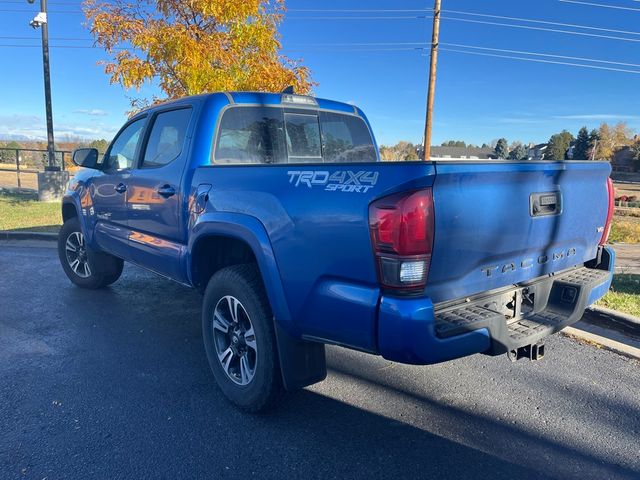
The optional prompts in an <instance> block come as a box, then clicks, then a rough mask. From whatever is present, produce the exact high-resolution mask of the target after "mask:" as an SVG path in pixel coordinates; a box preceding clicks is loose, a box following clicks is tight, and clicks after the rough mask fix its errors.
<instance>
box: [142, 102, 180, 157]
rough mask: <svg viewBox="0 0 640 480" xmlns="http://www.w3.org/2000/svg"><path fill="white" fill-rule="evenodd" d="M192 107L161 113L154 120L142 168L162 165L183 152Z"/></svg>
mask: <svg viewBox="0 0 640 480" xmlns="http://www.w3.org/2000/svg"><path fill="white" fill-rule="evenodd" d="M190 119H191V108H181V109H179V110H170V111H168V112H163V113H159V114H158V115H156V117H155V120H154V121H153V127H152V128H151V134H150V135H149V140H148V141H147V147H146V149H145V152H144V158H143V160H142V164H141V168H155V167H162V166H164V165H167V164H169V163H171V162H172V161H174V160H175V159H176V158H178V157H179V156H180V154H181V153H182V149H183V147H184V140H185V137H186V136H187V128H188V127H189V120H190Z"/></svg>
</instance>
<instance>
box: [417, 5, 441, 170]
mask: <svg viewBox="0 0 640 480" xmlns="http://www.w3.org/2000/svg"><path fill="white" fill-rule="evenodd" d="M441 3H442V2H441V0H435V4H434V6H433V34H432V37H431V64H430V65H429V90H428V91H427V120H426V122H425V127H424V141H423V143H424V148H423V149H422V160H424V161H428V160H429V159H430V158H431V129H432V128H433V101H434V99H435V96H436V70H437V68H438V43H439V41H440V40H439V39H440V13H441V6H440V4H441Z"/></svg>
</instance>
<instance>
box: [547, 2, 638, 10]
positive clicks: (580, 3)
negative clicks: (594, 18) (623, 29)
mask: <svg viewBox="0 0 640 480" xmlns="http://www.w3.org/2000/svg"><path fill="white" fill-rule="evenodd" d="M559 1H560V2H562V3H575V4H576V5H587V6H589V7H601V8H614V9H616V10H630V11H632V12H640V8H633V7H623V6H622V5H605V4H603V3H592V2H582V1H578V0H559Z"/></svg>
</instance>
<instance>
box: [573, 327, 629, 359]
mask: <svg viewBox="0 0 640 480" xmlns="http://www.w3.org/2000/svg"><path fill="white" fill-rule="evenodd" d="M562 333H563V334H564V335H566V336H568V337H573V338H577V339H578V340H583V341H586V342H591V343H597V344H598V345H602V347H604V348H606V349H607V350H611V351H613V352H616V353H619V354H620V355H624V356H626V357H631V358H635V359H636V360H640V348H636V347H632V346H630V345H625V344H624V343H620V342H616V341H615V340H611V339H609V338H605V337H601V336H600V335H596V334H594V333H589V332H585V331H583V330H579V329H577V328H574V327H566V328H565V329H564V330H562Z"/></svg>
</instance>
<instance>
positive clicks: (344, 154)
mask: <svg viewBox="0 0 640 480" xmlns="http://www.w3.org/2000/svg"><path fill="white" fill-rule="evenodd" d="M320 124H321V126H322V143H323V153H324V161H325V162H329V163H340V162H375V161H377V159H378V158H377V155H376V149H375V147H374V146H373V140H372V138H371V133H370V132H369V129H368V128H367V125H366V124H365V123H364V120H362V119H361V118H359V117H355V116H353V115H343V114H339V113H331V112H321V113H320Z"/></svg>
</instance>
